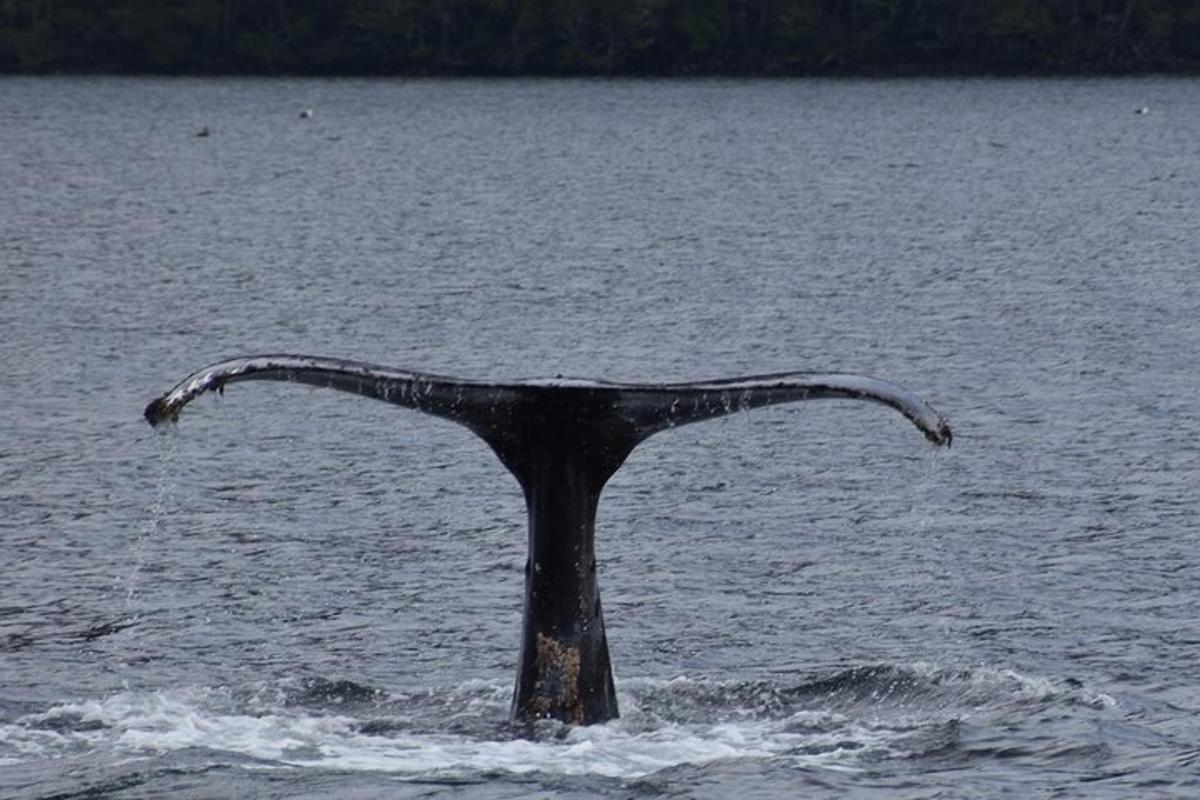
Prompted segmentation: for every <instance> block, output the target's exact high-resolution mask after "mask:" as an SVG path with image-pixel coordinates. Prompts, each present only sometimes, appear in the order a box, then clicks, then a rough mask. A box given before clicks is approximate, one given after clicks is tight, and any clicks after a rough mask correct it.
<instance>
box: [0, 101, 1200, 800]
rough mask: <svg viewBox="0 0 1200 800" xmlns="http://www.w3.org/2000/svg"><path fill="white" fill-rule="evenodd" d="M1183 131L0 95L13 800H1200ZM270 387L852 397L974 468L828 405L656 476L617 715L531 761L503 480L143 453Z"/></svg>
mask: <svg viewBox="0 0 1200 800" xmlns="http://www.w3.org/2000/svg"><path fill="white" fill-rule="evenodd" d="M1143 107H1145V108H1147V109H1148V110H1149V113H1146V114H1138V113H1134V112H1135V110H1136V109H1140V108H1143ZM306 108H311V109H313V115H312V117H311V118H309V119H301V118H300V111H301V110H302V109H306ZM1197 109H1200V83H1198V82H1197V81H1195V80H1190V79H1177V80H1168V79H1156V78H1148V79H1136V80H1116V79H1114V80H1074V79H1071V80H982V79H980V80H889V81H717V80H714V81H689V82H671V81H441V80H339V81H308V80H182V79H180V80H150V79H115V78H114V79H107V78H106V79H87V78H53V79H13V78H10V79H4V80H0V366H2V367H3V381H2V382H0V512H2V513H0V797H5V798H9V797H12V798H50V797H54V798H68V797H114V798H148V797H164V796H171V797H225V796H237V797H327V796H339V797H378V796H388V797H450V796H454V797H479V798H505V797H526V796H531V795H537V796H546V797H593V796H600V797H614V798H617V797H622V798H623V797H683V796H687V797H709V798H725V797H729V796H741V797H747V798H749V797H780V796H804V797H828V798H841V797H888V798H891V797H911V798H931V797H942V798H948V797H984V796H986V797H1020V798H1027V797H1089V798H1127V797H1194V796H1196V795H1197V794H1198V793H1200V744H1198V742H1200V717H1198V712H1200V667H1198V666H1197V664H1198V661H1200V659H1198V655H1200V630H1198V625H1200V566H1198V562H1197V553H1198V552H1200V512H1198V508H1197V502H1196V499H1195V495H1196V492H1197V487H1198V486H1200V410H1198V407H1197V397H1198V396H1200V370H1197V366H1198V362H1197V353H1198V352H1200V323H1198V322H1197V320H1200V289H1198V284H1200V281H1198V280H1197V269H1198V267H1200V264H1198V259H1200V225H1198V224H1197V220H1198V219H1200V113H1197ZM204 130H207V133H208V135H207V136H199V135H197V134H199V133H201V132H202V131H204ZM261 352H297V353H313V354H319V355H328V356H337V357H344V358H357V359H362V360H366V361H371V362H376V363H381V364H386V365H393V366H397V367H404V368H409V369H417V370H427V371H432V372H439V373H444V374H450V375H459V376H464V377H472V378H496V379H504V378H521V377H539V376H551V375H556V374H564V375H569V376H579V377H593V378H605V379H610V380H629V381H661V380H689V379H704V378H719V377H732V376H737V375H751V374H759V373H767V372H776V371H784V370H813V371H846V372H860V373H865V374H868V375H874V376H877V377H881V378H886V379H890V380H893V381H896V382H899V383H901V384H903V385H905V386H907V387H909V388H911V389H913V390H915V391H917V392H918V393H920V394H922V395H923V396H925V397H926V398H927V399H928V400H929V401H930V402H932V403H933V404H935V405H936V406H937V407H938V408H939V409H941V410H942V411H943V412H944V413H945V414H946V415H947V416H948V418H949V419H950V420H951V423H952V424H953V426H954V429H955V443H954V447H953V448H952V449H951V450H950V451H948V452H943V451H938V452H935V451H934V450H933V449H932V448H931V447H930V446H929V445H927V444H926V443H925V442H924V440H923V439H922V437H921V436H920V434H919V433H918V432H917V431H915V430H914V429H912V427H911V426H909V425H908V424H907V423H906V422H905V421H904V420H903V419H902V418H900V417H899V416H898V415H896V414H894V413H892V412H890V411H889V410H887V409H882V408H880V407H878V406H869V405H865V404H856V403H836V402H832V401H828V402H819V403H817V402H814V403H803V404H796V405H791V406H781V407H776V408H773V409H766V410H760V411H755V412H751V413H747V414H739V415H736V416H734V417H731V418H725V419H722V420H717V421H713V422H709V423H705V424H702V425H695V426H690V427H687V428H682V429H679V430H675V431H669V432H666V433H663V434H661V435H659V436H656V437H654V438H653V439H651V440H649V441H648V442H646V443H645V444H643V445H642V446H641V447H640V448H639V449H638V450H636V451H635V452H634V454H633V455H632V457H631V458H630V460H629V461H628V462H627V464H626V465H625V467H623V468H622V470H621V471H620V472H618V473H617V475H616V476H615V478H614V479H613V480H612V482H611V483H610V484H609V486H608V487H607V489H606V491H605V495H604V497H603V499H602V501H601V506H600V516H599V520H598V527H597V540H598V545H597V551H598V557H599V561H600V575H601V587H602V592H603V597H604V604H605V607H606V618H607V625H608V636H609V644H610V648H611V651H612V657H613V662H614V666H615V673H616V681H617V685H618V693H619V699H620V703H621V710H622V717H621V718H620V719H619V720H617V721H614V722H611V723H608V724H605V725H601V726H595V727H590V728H575V729H572V728H567V727H562V726H558V725H556V724H552V723H546V724H545V725H541V726H536V727H535V728H534V729H518V728H514V727H513V726H510V725H508V724H506V722H505V720H506V715H507V711H508V702H509V698H510V693H511V690H512V683H513V679H514V670H515V664H516V656H517V653H516V648H517V645H518V641H519V626H520V613H521V599H522V586H523V577H522V567H523V563H524V547H525V541H524V537H525V518H524V507H523V503H522V499H521V496H520V493H519V491H518V487H517V484H516V482H515V481H514V480H513V479H512V478H511V477H510V476H509V475H508V474H507V473H506V472H505V471H504V469H503V468H502V467H501V465H500V464H499V462H498V461H497V460H496V459H495V458H494V457H493V455H492V454H491V453H490V452H489V451H488V450H487V448H486V446H485V445H483V444H482V443H481V442H479V441H477V440H476V439H474V438H473V436H472V435H471V434H470V433H468V432H467V431H466V430H465V429H461V428H458V427H456V426H454V425H452V424H450V423H447V422H444V421H440V420H436V419H433V418H429V417H423V416H421V415H419V414H416V413H414V412H410V411H405V410H401V409H397V408H394V407H390V406H387V405H385V404H382V403H378V402H374V401H370V400H365V399H361V398H356V397H351V396H348V395H341V394H337V393H334V392H328V391H324V392H323V391H321V390H315V389H310V388H307V387H300V386H289V385H284V384H249V383H248V384H239V385H237V386H232V387H230V388H229V390H228V391H227V392H226V393H225V395H224V396H223V397H204V398H201V399H200V400H198V401H197V402H195V403H194V404H192V405H191V406H189V407H188V408H187V409H186V410H185V412H184V413H183V415H182V417H181V419H180V421H179V424H178V425H177V426H167V427H168V428H169V429H168V430H166V431H161V432H160V431H155V430H152V429H151V428H150V427H149V426H147V425H146V424H145V423H144V421H143V420H142V419H141V411H142V408H143V407H144V406H145V404H146V403H147V402H148V401H149V400H150V399H152V398H153V397H155V396H157V395H158V394H160V393H161V392H163V391H165V390H167V389H168V388H170V387H171V386H172V385H173V384H174V383H175V382H176V381H177V380H179V379H181V378H182V377H183V376H184V375H186V374H187V373H189V372H190V371H192V370H194V369H197V368H199V367H201V366H203V365H204V364H207V363H209V362H211V361H215V360H217V359H219V358H223V357H228V356H233V355H238V354H248V353H261Z"/></svg>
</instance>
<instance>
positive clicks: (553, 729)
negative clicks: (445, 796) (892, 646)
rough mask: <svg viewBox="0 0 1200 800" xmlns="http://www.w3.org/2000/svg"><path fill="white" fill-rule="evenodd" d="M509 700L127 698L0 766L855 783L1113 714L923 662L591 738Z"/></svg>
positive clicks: (464, 689) (1064, 696)
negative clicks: (666, 773) (1019, 722)
mask: <svg viewBox="0 0 1200 800" xmlns="http://www.w3.org/2000/svg"><path fill="white" fill-rule="evenodd" d="M510 697H511V687H509V686H507V685H494V684H490V683H481V682H471V683H466V684H463V685H460V686H457V687H454V688H452V689H449V690H445V691H432V690H431V691H428V692H425V693H421V694H414V695H388V694H387V693H385V692H382V691H379V690H376V689H372V688H370V687H364V686H361V685H359V684H355V683H352V682H349V681H328V680H307V681H299V682H295V683H285V684H275V685H267V686H262V687H258V688H257V689H256V690H232V689H228V688H224V687H220V688H217V687H194V688H178V689H164V690H158V691H132V690H130V691H124V692H120V693H118V694H114V695H112V696H109V697H106V698H103V699H92V700H82V701H79V702H74V703H64V704H61V705H56V706H54V707H52V708H48V709H46V710H44V711H39V712H36V713H27V714H24V715H22V716H19V717H17V718H16V719H14V720H12V721H11V722H9V723H7V724H3V725H0V766H3V765H18V764H28V763H29V762H39V761H46V760H52V759H55V760H56V759H74V758H81V757H98V758H102V759H103V760H104V761H106V762H107V763H109V764H114V763H115V764H127V765H131V766H132V765H136V764H139V763H142V764H148V763H151V762H153V761H154V760H155V759H161V758H163V757H169V756H180V755H187V756H189V757H190V758H192V759H199V760H202V761H203V762H205V763H206V764H208V765H210V766H212V765H221V766H223V767H226V768H232V769H241V770H263V769H268V770H269V769H300V770H302V771H303V770H306V769H313V768H316V769H320V770H333V771H342V772H345V771H369V772H376V773H381V774H386V775H389V776H392V777H394V778H400V779H409V780H433V781H468V782H470V781H474V780H485V779H489V778H494V777H496V776H497V775H503V774H509V775H513V776H519V775H527V774H543V775H559V776H581V775H595V776H602V777H607V778H616V779H624V780H631V779H637V778H642V777H644V776H648V775H652V774H653V773H656V772H659V771H662V770H666V769H670V768H673V767H681V766H688V765H704V764H709V763H712V762H717V761H732V760H763V759H769V760H773V761H775V762H778V763H782V764H785V765H787V766H789V767H800V768H816V769H828V770H837V771H860V770H866V769H870V768H872V765H878V764H880V763H881V762H886V761H889V760H892V759H913V758H921V757H924V756H928V755H930V754H935V753H945V752H948V751H953V750H955V749H962V748H964V747H965V745H964V743H963V742H962V739H963V738H964V736H963V730H964V728H965V727H968V726H971V725H977V726H982V727H988V726H989V723H990V722H993V721H995V720H996V719H997V718H999V717H1002V716H1005V715H1012V714H1016V715H1019V716H1021V717H1026V718H1028V717H1030V716H1036V715H1038V714H1041V713H1044V712H1046V711H1048V710H1050V709H1054V708H1058V709H1060V710H1064V709H1070V708H1071V707H1076V708H1079V707H1089V708H1091V709H1093V713H1095V711H1100V712H1101V713H1103V712H1104V711H1106V710H1112V709H1115V708H1116V707H1117V703H1116V701H1115V700H1114V699H1113V698H1111V697H1109V696H1107V695H1104V694H1102V693H1099V692H1095V691H1091V690H1089V689H1088V688H1087V687H1085V686H1082V685H1079V684H1078V683H1077V682H1074V681H1069V680H1066V681H1064V680H1049V679H1043V678H1033V677H1028V676H1023V675H1020V674H1018V673H1015V672H1012V671H1008V670H999V669H986V668H976V669H965V670H948V669H939V668H936V667H932V666H927V665H911V666H904V667H900V666H887V665H881V666H866V667H857V668H852V669H846V670H842V671H838V672H834V673H831V674H828V675H826V676H824V677H818V678H816V679H814V680H808V681H805V682H801V683H798V684H796V685H790V686H789V685H778V684H775V683H768V682H749V683H723V682H716V681H706V680H692V679H688V678H682V677H681V678H677V679H674V680H667V681H663V680H649V679H640V680H639V679H633V680H628V679H627V680H624V681H623V682H622V696H621V703H622V708H623V710H624V713H623V716H622V717H621V718H620V719H618V720H614V721H612V722H609V723H607V724H603V725H595V726H589V727H572V726H567V725H562V724H560V723H556V722H551V721H546V722H540V723H537V724H534V725H515V724H511V723H507V722H503V721H502V720H504V719H505V715H506V712H507V708H508V703H509V701H510ZM1068 713H1069V712H1068Z"/></svg>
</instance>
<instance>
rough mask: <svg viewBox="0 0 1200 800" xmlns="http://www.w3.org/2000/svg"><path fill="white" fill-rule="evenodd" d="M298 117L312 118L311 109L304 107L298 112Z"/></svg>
mask: <svg viewBox="0 0 1200 800" xmlns="http://www.w3.org/2000/svg"><path fill="white" fill-rule="evenodd" d="M300 119H312V109H311V108H306V109H304V110H303V111H301V112H300Z"/></svg>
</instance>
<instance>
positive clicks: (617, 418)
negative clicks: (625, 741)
mask: <svg viewBox="0 0 1200 800" xmlns="http://www.w3.org/2000/svg"><path fill="white" fill-rule="evenodd" d="M243 380H275V381H290V382H295V383H303V384H308V385H311V386H324V387H328V388H332V389H338V390H340V391H344V392H351V393H353V394H360V395H363V396H366V397H373V398H376V399H379V400H384V401H386V402H389V403H393V404H395V405H399V406H404V407H407V408H411V409H415V410H418V411H423V412H425V413H428V414H433V415H435V416H439V417H443V418H445V419H449V420H453V421H454V422H457V423H459V424H461V425H464V426H466V427H467V428H469V429H471V430H472V431H474V432H475V433H476V434H477V435H478V436H479V437H480V438H482V439H483V440H484V441H485V442H487V443H488V445H489V446H491V448H492V449H493V450H494V451H495V453H496V455H497V456H499V458H500V460H501V461H502V462H503V463H504V465H505V467H507V468H508V470H509V471H510V472H512V474H513V475H514V476H515V477H516V478H517V481H518V482H519V483H520V484H521V488H522V490H523V491H524V494H525V504H526V508H527V510H528V515H529V560H528V561H527V562H526V564H525V614H524V623H523V634H522V643H521V654H520V661H519V666H518V672H517V684H516V689H515V691H514V693H513V707H512V716H513V718H514V719H532V718H543V717H550V718H555V719H559V720H563V721H565V722H571V723H576V724H591V723H595V722H603V721H605V720H608V719H612V718H614V717H616V716H617V700H616V691H615V689H614V686H613V680H612V669H611V666H610V663H609V658H608V642H607V639H606V638H605V633H604V618H603V614H602V613H601V608H600V589H599V584H598V582H597V577H596V557H595V519H596V507H597V504H598V503H599V500H600V493H601V490H602V489H603V488H604V484H605V483H606V482H607V481H608V479H609V478H610V477H611V476H612V474H613V473H614V472H615V471H616V470H617V469H618V468H619V467H620V466H621V464H623V463H624V461H625V459H626V458H627V457H628V456H629V454H630V452H632V451H633V449H634V448H635V447H636V446H637V445H638V444H639V443H640V442H642V441H643V440H645V439H646V438H647V437H649V436H652V435H653V434H655V433H659V432H661V431H664V430H667V429H669V428H673V427H676V426H679V425H687V424H690V423H693V422H700V421H702V420H706V419H711V418H713V417H718V416H722V415H724V414H730V413H733V412H737V411H745V410H749V409H753V408H759V407H762V406H768V405H775V404H777V403H791V402H798V401H801V400H818V399H827V398H838V399H849V400H868V401H871V402H875V403H880V404H882V405H885V406H889V407H891V408H893V409H895V410H897V411H899V412H900V413H901V414H903V415H904V417H906V418H907V419H908V420H909V421H910V422H911V423H912V424H913V425H915V426H916V427H917V428H918V429H919V430H920V431H921V432H922V433H923V434H924V435H925V438H927V439H928V440H929V441H931V442H933V443H934V444H937V445H945V446H949V445H950V443H951V440H952V434H951V431H950V426H949V425H948V424H947V422H946V420H945V419H944V418H943V417H942V416H941V415H940V414H939V413H938V412H937V411H935V410H934V409H933V408H932V407H931V406H929V404H927V403H926V402H925V401H924V400H922V399H921V398H920V397H918V396H916V395H915V394H913V393H912V392H909V391H908V390H907V389H904V388H903V387H901V386H897V385H896V384H894V383H889V382H887V381H881V380H877V379H875V378H867V377H863V376H860V375H848V374H810V373H801V372H792V373H780V374H775V375H759V376H753V377H747V378H732V379H724V380H714V381H701V382H694V383H662V384H636V383H611V382H606V381H593V380H574V379H562V378H555V379H542V380H526V381H515V382H490V381H477V380H464V379H459V378H450V377H445V376H441V375H432V374H427V373H421V372H410V371H406V370H399V369H392V368H390V367H383V366H377V365H373V364H365V363H362V362H358V361H349V360H344V359H335V358H321V357H314V356H301V355H260V356H250V357H247V358H235V359H230V360H228V361H221V362H219V363H216V364H213V365H211V366H208V367H205V368H203V369H201V370H198V371H197V372H194V373H192V374H191V375H189V376H188V377H187V378H184V379H183V381H181V382H180V383H179V384H178V385H177V386H175V387H174V388H173V389H171V390H170V391H169V392H167V393H166V394H164V395H162V396H161V397H159V398H157V399H155V400H154V401H152V402H151V403H150V404H149V405H148V406H146V410H145V417H146V419H147V420H148V421H149V422H150V423H151V424H152V425H158V424H160V423H162V422H163V421H165V420H176V419H178V417H179V413H180V411H181V410H182V409H183V407H184V406H185V405H187V404H188V403H189V402H191V401H192V400H193V399H195V398H196V397H198V396H200V395H201V394H204V393H205V392H208V391H212V390H218V391H223V390H224V387H225V386H226V385H227V384H229V383H234V382H237V381H243Z"/></svg>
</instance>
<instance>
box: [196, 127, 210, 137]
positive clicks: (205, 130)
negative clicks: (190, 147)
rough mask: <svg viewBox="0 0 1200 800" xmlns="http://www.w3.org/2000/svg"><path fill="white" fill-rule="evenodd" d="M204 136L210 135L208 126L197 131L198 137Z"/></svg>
mask: <svg viewBox="0 0 1200 800" xmlns="http://www.w3.org/2000/svg"><path fill="white" fill-rule="evenodd" d="M204 136H208V128H201V129H200V130H198V131H196V137H197V138H201V137H204Z"/></svg>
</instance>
